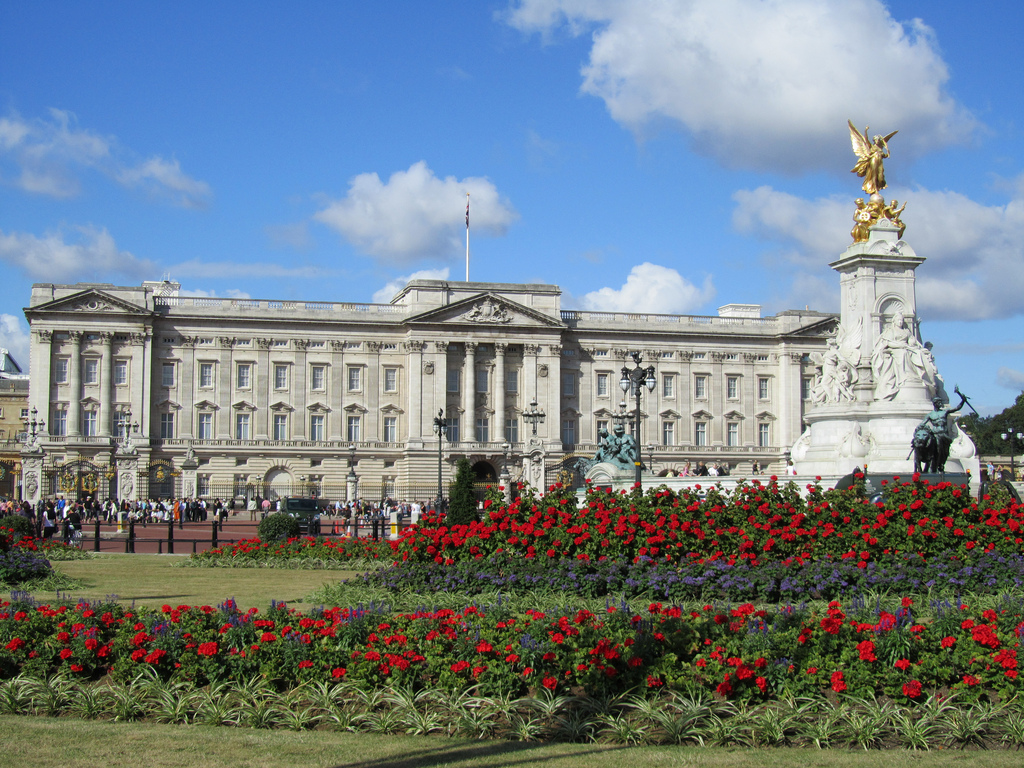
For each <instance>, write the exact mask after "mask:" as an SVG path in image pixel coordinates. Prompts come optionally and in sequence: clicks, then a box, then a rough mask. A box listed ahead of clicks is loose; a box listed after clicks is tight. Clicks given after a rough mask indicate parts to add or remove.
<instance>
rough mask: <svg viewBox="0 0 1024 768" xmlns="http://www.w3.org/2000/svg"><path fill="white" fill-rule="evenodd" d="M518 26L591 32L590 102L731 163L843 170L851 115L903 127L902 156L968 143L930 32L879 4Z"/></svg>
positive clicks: (585, 9) (740, 8) (599, 15)
mask: <svg viewBox="0 0 1024 768" xmlns="http://www.w3.org/2000/svg"><path fill="white" fill-rule="evenodd" d="M505 18H506V20H507V21H508V23H510V24H511V25H512V26H514V27H516V28H518V29H520V30H522V31H524V32H538V33H540V34H541V35H542V36H544V38H545V40H548V41H550V40H553V39H555V38H556V36H557V34H558V33H562V32H564V33H567V34H569V35H572V36H580V35H583V34H585V33H591V34H592V45H591V48H590V58H589V61H587V62H586V63H585V64H584V65H583V67H582V69H581V74H582V77H583V83H582V86H581V90H582V91H583V92H584V93H587V94H590V95H592V96H596V97H598V98H600V99H602V100H603V101H604V103H605V105H606V107H607V109H608V112H609V114H610V115H611V116H612V118H613V119H615V120H616V121H617V122H619V123H620V124H622V125H623V126H625V127H627V128H628V129H630V130H631V131H633V132H634V133H636V134H638V135H641V136H642V135H644V134H646V133H648V132H650V131H652V130H657V129H658V128H659V127H661V126H662V125H664V124H666V123H667V124H671V125H675V126H677V127H680V128H682V129H683V130H684V131H685V132H686V133H687V134H688V135H689V136H690V137H691V139H692V143H693V146H694V148H695V149H696V150H697V151H699V152H701V153H702V154H706V155H710V156H712V157H714V158H715V159H717V160H718V161H719V162H720V163H721V164H723V165H724V166H726V167H737V168H752V169H759V170H770V171H781V172H785V173H799V172H804V171H808V170H815V169H819V168H827V169H832V170H836V169H838V166H837V165H836V163H837V162H838V158H839V157H840V156H842V157H843V162H844V163H845V162H846V161H847V157H846V155H848V154H849V146H848V140H847V139H846V138H845V137H844V132H843V130H842V128H843V126H845V124H846V120H847V118H852V119H853V121H854V123H855V124H857V125H858V126H863V124H864V122H865V121H869V120H870V121H871V125H872V126H873V127H876V128H877V129H879V130H882V131H889V130H892V129H893V128H894V127H898V128H899V129H900V130H901V134H900V141H901V145H900V151H901V153H905V154H906V155H907V156H914V155H919V154H921V153H923V152H925V151H927V150H929V149H933V148H936V147H942V146H945V145H948V144H950V143H955V142H959V141H963V140H964V139H965V138H967V137H968V136H970V134H971V133H972V131H973V130H974V128H975V126H976V122H975V120H974V119H973V117H972V116H971V115H970V114H969V113H968V112H967V111H966V110H965V109H964V108H963V107H962V106H961V105H959V104H957V102H956V101H955V100H954V99H953V98H952V97H951V96H950V95H949V94H948V93H947V92H946V90H945V86H946V83H947V81H948V79H949V72H948V70H947V66H946V63H945V62H944V61H943V58H942V56H941V55H940V53H939V50H938V46H937V44H936V42H935V40H934V37H933V34H932V31H931V30H930V28H929V27H928V26H927V25H925V24H924V23H923V22H922V21H920V20H919V19H915V20H912V21H909V22H900V21H897V20H895V19H893V17H892V16H891V15H890V13H889V11H888V10H887V9H886V8H885V6H884V5H883V4H882V3H881V2H878V0H835V1H834V2H829V3H822V2H820V0H647V1H646V2H634V1H633V0H518V2H515V3H514V4H513V6H512V8H511V9H510V10H509V12H508V13H507V15H506V17H505Z"/></svg>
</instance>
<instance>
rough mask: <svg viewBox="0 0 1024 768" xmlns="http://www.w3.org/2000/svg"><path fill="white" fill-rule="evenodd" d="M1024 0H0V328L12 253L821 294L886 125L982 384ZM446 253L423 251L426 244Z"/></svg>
mask: <svg viewBox="0 0 1024 768" xmlns="http://www.w3.org/2000/svg"><path fill="white" fill-rule="evenodd" d="M1022 22H1024V7H1022V4H1020V3H1007V2H992V3H984V4H977V5H975V6H972V7H971V9H970V11H969V12H968V11H966V10H965V7H964V6H963V4H962V3H958V4H956V5H954V4H953V3H952V2H946V1H945V0H931V2H923V1H912V0H902V1H900V2H890V3H887V4H885V3H880V2H875V0H833V1H832V2H827V3H826V2H820V1H812V0H785V1H783V0H678V1H677V2H667V1H666V2H661V1H659V0H649V2H643V3H638V2H630V1H629V0H621V1H620V0H508V1H507V2H506V1H502V2H424V1H423V0H418V1H415V2H413V1H410V2H382V3H355V2H321V3H315V2H308V3H266V2H262V3H261V2H253V3H245V4H243V3H199V2H176V3H173V4H172V3H167V4H156V3H137V2H136V3H112V2H94V3H75V2H62V3H54V2H46V1H45V0H37V1H34V2H32V3H4V4H2V5H0V265H2V266H0V269H2V270H3V272H2V274H3V277H4V290H3V294H2V295H3V296H4V298H5V301H4V306H3V307H0V345H3V346H6V347H8V348H10V349H11V350H12V351H13V352H14V353H15V356H16V357H18V358H19V360H20V361H21V362H22V363H23V365H25V364H26V363H27V325H26V323H25V320H24V317H23V315H22V313H21V311H20V308H21V307H23V306H25V305H26V304H27V303H28V296H29V292H30V286H31V284H32V283H34V282H77V281H85V280H89V281H102V282H112V283H116V284H122V285H125V284H126V285H137V284H139V283H140V282H141V281H142V280H145V279H160V278H161V277H163V276H164V275H166V274H169V275H170V277H171V278H172V279H174V280H176V281H178V282H180V283H181V284H182V286H183V289H184V290H185V291H187V292H191V293H196V294H204V295H215V296H250V297H255V298H296V299H310V300H320V301H381V300H384V301H386V300H388V298H389V291H390V290H392V289H393V288H394V286H396V285H399V284H401V282H402V281H403V280H404V279H407V278H408V277H409V276H411V275H421V276H442V275H445V274H447V275H448V277H450V278H451V279H455V280H462V279H464V278H465V266H464V247H465V246H464V240H463V238H464V234H465V226H464V209H465V194H466V192H467V191H468V192H470V193H471V200H472V230H471V245H472V263H471V271H470V277H471V279H472V280H481V281H496V282H545V283H555V284H558V285H560V286H561V287H562V289H563V291H564V294H563V306H565V307H584V308H591V307H592V308H636V309H644V310H647V311H658V312H678V313H689V314H715V313H716V311H717V307H718V306H720V305H722V304H726V303H732V302H744V303H759V304H762V305H763V306H764V311H765V313H766V314H768V313H774V312H777V311H780V310H783V309H787V308H794V307H803V306H805V305H806V306H810V307H811V308H813V309H820V310H827V311H834V310H836V309H837V308H838V275H836V274H835V273H834V272H832V270H830V269H829V268H828V263H829V262H830V261H833V260H834V259H835V258H837V256H838V255H839V254H840V253H841V252H842V250H843V249H844V248H845V247H846V245H847V244H848V242H849V230H850V227H851V225H852V222H851V220H850V218H851V215H852V211H853V200H854V199H855V198H856V197H858V196H860V195H861V194H862V193H861V190H860V180H859V179H858V178H857V177H856V176H854V175H853V174H851V173H850V172H849V170H850V168H852V167H853V163H854V161H855V158H854V156H853V154H852V151H851V148H850V143H849V137H848V132H847V128H846V119H847V118H852V119H853V121H854V123H855V124H856V125H858V126H859V127H863V126H865V125H870V126H871V131H872V133H875V132H878V133H888V132H889V131H892V130H896V129H899V131H900V132H899V134H897V135H896V137H895V138H894V139H893V140H892V142H891V149H892V153H893V157H892V158H891V159H890V161H889V162H888V163H887V164H886V175H887V178H888V181H889V190H888V192H889V195H888V196H889V197H897V198H899V199H900V200H901V201H903V200H906V201H907V208H906V211H905V213H904V217H903V219H904V221H905V223H906V224H907V232H906V235H905V239H906V240H907V241H908V242H909V243H910V244H911V245H912V246H913V247H914V248H915V250H916V251H917V253H918V255H920V256H924V257H926V258H927V259H928V261H926V262H925V263H924V265H922V266H921V267H920V268H919V269H918V308H919V315H920V317H921V319H922V329H923V336H924V338H925V339H926V340H931V341H933V342H934V343H935V352H936V358H937V361H938V364H939V369H940V371H941V372H942V373H943V375H944V377H945V379H946V381H947V384H950V385H951V384H954V383H955V384H959V385H960V387H961V389H963V390H964V391H965V392H966V393H968V394H969V395H971V396H972V398H973V399H974V401H975V403H976V404H977V405H978V407H979V408H980V409H981V410H982V412H983V413H987V412H992V411H998V410H1001V409H1002V408H1004V407H1006V406H1007V405H1009V404H1011V403H1012V402H1013V400H1014V398H1015V397H1016V395H1017V394H1018V393H1019V392H1020V391H1021V389H1022V388H1024V339H1021V334H1020V330H1019V329H1020V328H1021V323H1020V315H1021V313H1022V311H1024V295H1022V293H1021V286H1022V285H1024V125H1022V124H1021V115H1022V95H1021V94H1024V83H1022V82H1021V81H1022V79H1024V62H1022V58H1024V54H1022V53H1021V46H1020V44H1019V39H1018V38H1019V34H1020V31H1021V29H1024V23H1022ZM445 270H447V273H446V272H445Z"/></svg>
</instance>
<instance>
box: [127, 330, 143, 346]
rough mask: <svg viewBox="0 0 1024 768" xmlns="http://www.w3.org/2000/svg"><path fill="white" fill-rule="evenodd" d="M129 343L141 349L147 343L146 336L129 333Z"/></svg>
mask: <svg viewBox="0 0 1024 768" xmlns="http://www.w3.org/2000/svg"><path fill="white" fill-rule="evenodd" d="M128 343H129V344H131V345H132V346H135V347H141V346H142V345H143V344H145V343H146V334H144V333H129V334H128Z"/></svg>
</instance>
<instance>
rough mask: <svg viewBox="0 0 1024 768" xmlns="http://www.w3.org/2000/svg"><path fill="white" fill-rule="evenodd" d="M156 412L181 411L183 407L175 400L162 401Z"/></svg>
mask: <svg viewBox="0 0 1024 768" xmlns="http://www.w3.org/2000/svg"><path fill="white" fill-rule="evenodd" d="M156 410H158V411H162V412H164V413H166V412H167V411H180V410H181V405H180V404H179V403H176V402H174V401H173V400H170V399H167V400H161V401H160V402H159V403H157V404H156Z"/></svg>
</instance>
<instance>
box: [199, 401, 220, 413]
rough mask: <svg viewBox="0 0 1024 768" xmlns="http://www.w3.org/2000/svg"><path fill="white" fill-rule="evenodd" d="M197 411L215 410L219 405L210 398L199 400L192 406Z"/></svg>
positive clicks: (218, 408)
mask: <svg viewBox="0 0 1024 768" xmlns="http://www.w3.org/2000/svg"><path fill="white" fill-rule="evenodd" d="M193 407H194V408H195V409H196V410H197V411H217V410H220V406H219V405H217V404H216V403H215V402H213V401H211V400H200V401H199V402H198V403H196V404H195V405H194V406H193Z"/></svg>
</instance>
